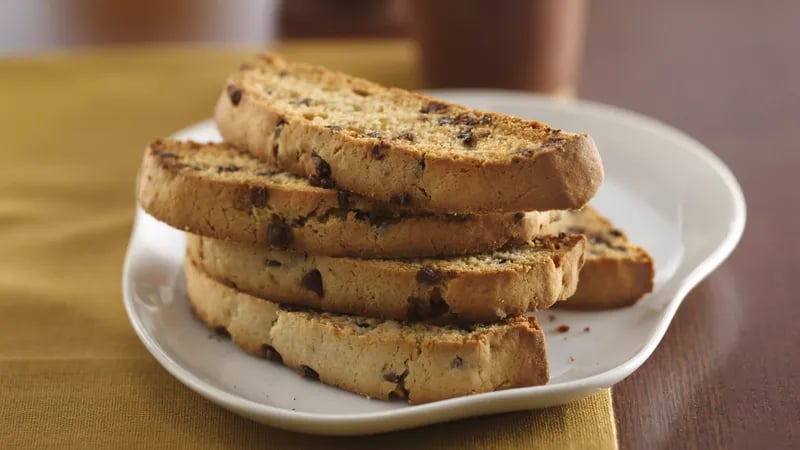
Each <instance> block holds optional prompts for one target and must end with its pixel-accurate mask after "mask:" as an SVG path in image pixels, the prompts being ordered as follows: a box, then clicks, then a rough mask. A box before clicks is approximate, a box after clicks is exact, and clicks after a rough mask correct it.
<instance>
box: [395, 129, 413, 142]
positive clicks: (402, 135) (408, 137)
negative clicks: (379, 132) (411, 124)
mask: <svg viewBox="0 0 800 450" xmlns="http://www.w3.org/2000/svg"><path fill="white" fill-rule="evenodd" d="M394 138H395V139H404V140H406V141H409V142H414V133H412V132H410V131H406V132H405V133H400V134H398V135H397V136H395V137H394Z"/></svg>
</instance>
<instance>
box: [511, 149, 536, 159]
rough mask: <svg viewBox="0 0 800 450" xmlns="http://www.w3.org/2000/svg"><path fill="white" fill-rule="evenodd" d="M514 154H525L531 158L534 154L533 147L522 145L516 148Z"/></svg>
mask: <svg viewBox="0 0 800 450" xmlns="http://www.w3.org/2000/svg"><path fill="white" fill-rule="evenodd" d="M514 154H515V155H520V156H524V157H526V158H530V157H531V156H533V149H531V148H526V147H520V148H518V149H516V150H514Z"/></svg>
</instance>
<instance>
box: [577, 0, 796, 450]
mask: <svg viewBox="0 0 800 450" xmlns="http://www.w3.org/2000/svg"><path fill="white" fill-rule="evenodd" d="M645 3H646V4H645ZM602 5H603V6H602V7H600V2H596V3H594V7H593V8H592V13H591V19H590V26H589V32H588V48H587V55H586V61H585V67H584V68H585V70H584V79H583V84H582V89H581V96H582V97H585V98H589V99H593V100H599V101H604V102H608V103H612V104H615V105H619V106H622V107H626V108H630V109H633V110H635V111H640V112H642V113H645V114H648V115H651V116H654V117H656V118H659V119H661V120H664V121H666V122H668V123H670V124H673V125H675V126H676V127H678V128H681V129H683V130H685V131H686V132H688V133H689V134H691V135H692V136H694V137H696V138H697V139H699V140H700V141H702V142H703V143H704V144H706V145H707V146H709V147H710V148H711V149H712V150H713V151H714V152H715V153H716V154H717V155H718V156H719V157H720V158H722V160H723V161H725V163H727V164H728V165H729V166H730V167H731V169H732V170H733V172H734V174H735V175H736V176H737V178H738V180H739V182H740V183H741V185H742V188H743V189H744V193H745V197H746V199H747V209H748V218H747V227H746V230H745V233H744V237H743V239H742V241H741V243H740V244H739V246H738V248H737V249H736V250H735V252H734V253H733V255H732V256H731V258H730V259H729V260H728V261H727V262H726V263H725V264H723V266H722V267H721V268H720V269H718V270H717V271H716V272H714V273H713V274H712V275H711V276H710V277H709V278H708V279H707V280H706V281H705V282H703V283H702V284H701V285H700V286H699V287H698V288H696V289H695V290H694V291H693V292H692V293H691V294H690V295H689V297H688V298H687V299H686V301H685V303H684V304H683V306H681V308H680V310H679V311H678V314H677V317H676V318H675V321H674V322H673V324H672V325H671V326H670V328H669V330H668V332H667V334H666V337H665V338H664V340H663V342H662V343H661V345H660V346H659V347H658V349H657V350H656V351H655V353H654V354H653V356H652V357H651V358H650V359H649V360H648V361H647V362H646V363H645V364H644V366H643V367H642V368H641V369H640V370H638V371H637V372H636V373H634V374H633V375H632V376H631V377H630V378H628V379H627V380H625V381H623V382H622V383H620V384H619V385H618V386H617V387H616V388H615V389H614V391H613V392H614V401H615V411H616V414H617V420H618V430H619V438H620V447H621V448H623V449H627V448H631V449H639V448H701V449H710V448H741V449H751V448H765V449H778V448H792V447H793V448H800V388H799V387H798V381H797V377H798V376H800V306H799V305H798V301H800V294H798V290H797V288H796V287H795V286H794V282H796V281H800V271H798V267H800V264H798V255H799V254H800V237H798V235H797V233H798V232H800V202H798V200H797V199H798V191H799V190H800V188H798V171H800V140H798V131H799V130H798V128H800V27H799V26H798V25H797V22H798V19H800V2H789V1H786V2H773V3H770V5H771V6H770V7H767V6H766V5H767V3H759V2H752V1H713V2H710V1H707V2H696V1H694V0H676V1H668V2H667V1H665V2H631V1H625V0H614V1H608V0H604V1H603V2H602ZM644 150H646V149H644ZM709 208H713V205H709Z"/></svg>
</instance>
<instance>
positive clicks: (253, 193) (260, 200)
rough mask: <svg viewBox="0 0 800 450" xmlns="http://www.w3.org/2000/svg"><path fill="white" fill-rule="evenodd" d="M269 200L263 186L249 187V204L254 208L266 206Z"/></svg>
mask: <svg viewBox="0 0 800 450" xmlns="http://www.w3.org/2000/svg"><path fill="white" fill-rule="evenodd" d="M268 200H269V191H268V190H267V188H265V187H264V186H251V187H250V203H252V204H253V206H255V207H256V208H263V207H265V206H267V201H268Z"/></svg>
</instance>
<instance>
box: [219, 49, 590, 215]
mask: <svg viewBox="0 0 800 450" xmlns="http://www.w3.org/2000/svg"><path fill="white" fill-rule="evenodd" d="M215 119H216V122H217V126H218V128H219V130H220V132H221V133H222V135H223V137H224V138H225V139H226V140H227V141H230V142H232V143H234V144H236V145H237V146H239V147H241V148H244V149H247V150H249V151H250V152H252V153H253V154H255V155H257V156H258V157H260V158H262V159H264V160H267V161H269V162H272V163H274V164H276V165H277V166H279V167H281V168H282V169H285V170H287V171H289V172H292V173H296V174H298V175H302V176H307V177H309V179H310V180H311V181H312V182H313V183H315V184H319V185H323V186H338V187H340V188H343V189H346V190H348V191H351V192H356V193H360V194H362V195H365V196H368V197H372V198H376V199H379V200H382V201H387V202H394V203H396V204H401V205H411V206H413V207H415V208H417V209H424V210H430V211H440V212H449V213H474V212H490V211H495V212H496V211H512V212H513V211H527V210H539V211H546V210H559V209H569V208H578V207H580V206H582V205H584V204H585V203H586V202H587V201H588V200H589V199H590V198H591V197H592V196H593V195H594V194H595V192H596V191H597V189H598V188H599V186H600V183H601V182H602V180H603V168H602V163H601V161H600V156H599V154H598V152H597V149H596V148H595V145H594V142H593V140H592V139H591V138H590V137H589V136H588V135H586V134H574V133H568V132H564V131H561V130H558V129H553V128H551V127H549V126H547V125H545V124H543V123H541V122H537V121H527V120H522V119H519V118H515V117H511V116H507V115H503V114H497V113H487V112H482V111H477V110H472V109H469V108H466V107H463V106H459V105H455V104H451V103H446V102H441V101H438V100H435V99H432V98H430V97H426V96H424V95H420V94H415V93H410V92H406V91H403V90H400V89H394V88H385V87H382V86H379V85H377V84H375V83H372V82H369V81H366V80H362V79H359V78H355V77H351V76H348V75H344V74H341V73H337V72H333V71H330V70H327V69H324V68H321V67H317V66H311V65H306V64H301V63H291V62H287V61H285V60H283V59H281V58H280V57H278V56H275V55H264V56H261V57H259V58H256V59H254V60H253V61H251V62H249V63H247V64H244V65H243V66H242V69H241V70H240V71H239V72H237V73H234V74H233V75H231V76H230V78H229V80H228V82H227V84H226V86H225V88H224V89H223V92H222V95H221V97H220V99H219V101H218V103H217V108H216V112H215Z"/></svg>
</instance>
